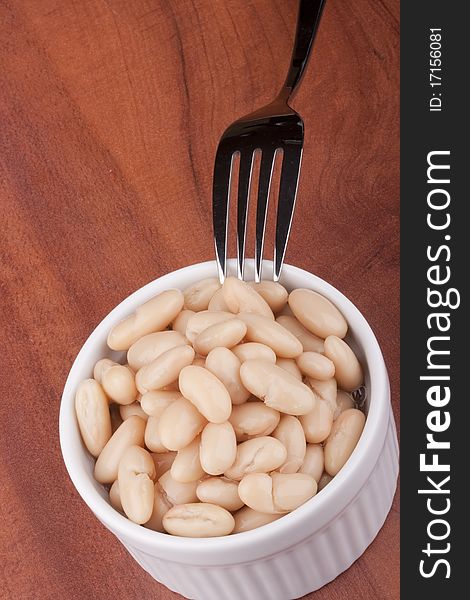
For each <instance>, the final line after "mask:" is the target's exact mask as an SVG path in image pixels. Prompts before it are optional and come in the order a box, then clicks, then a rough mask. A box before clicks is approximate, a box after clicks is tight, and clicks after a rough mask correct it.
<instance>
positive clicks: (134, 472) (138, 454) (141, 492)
mask: <svg viewBox="0 0 470 600" xmlns="http://www.w3.org/2000/svg"><path fill="white" fill-rule="evenodd" d="M153 479H155V466H154V464H153V460H152V457H151V456H150V454H149V453H148V452H147V450H144V449H143V448H140V447H139V446H129V447H128V448H127V449H126V450H125V452H124V454H123V455H122V458H121V460H120V462H119V471H118V482H119V497H120V499H121V504H122V508H123V509H124V512H125V513H126V516H127V517H128V518H129V519H130V520H131V521H134V523H138V524H140V525H141V524H143V523H145V522H146V521H148V520H149V519H150V517H151V516H152V510H153V500H154V483H153V481H152V480H153Z"/></svg>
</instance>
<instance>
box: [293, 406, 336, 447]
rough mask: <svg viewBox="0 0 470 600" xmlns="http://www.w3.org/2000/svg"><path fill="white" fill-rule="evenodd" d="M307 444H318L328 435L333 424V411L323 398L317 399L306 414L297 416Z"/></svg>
mask: <svg viewBox="0 0 470 600" xmlns="http://www.w3.org/2000/svg"><path fill="white" fill-rule="evenodd" d="M299 420H300V423H301V425H302V427H303V430H304V432H305V438H306V440H307V442H308V443H309V444H319V443H320V442H323V441H324V440H326V438H327V437H328V436H329V435H330V431H331V427H332V425H333V411H332V410H331V408H330V407H329V406H328V404H327V403H326V402H325V401H324V400H317V403H316V404H315V408H314V409H313V410H312V412H310V413H308V414H307V415H302V416H301V417H299Z"/></svg>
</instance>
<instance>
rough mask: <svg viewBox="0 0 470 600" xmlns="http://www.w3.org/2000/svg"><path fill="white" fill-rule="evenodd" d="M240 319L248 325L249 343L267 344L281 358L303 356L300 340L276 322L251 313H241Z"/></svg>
mask: <svg viewBox="0 0 470 600" xmlns="http://www.w3.org/2000/svg"><path fill="white" fill-rule="evenodd" d="M238 318H239V319H241V320H242V321H243V322H244V323H245V325H246V339H247V341H249V342H259V343H261V344H265V345H266V346H269V347H270V348H271V349H272V350H273V351H274V352H275V353H276V354H277V356H278V357H281V358H295V357H296V356H299V355H300V354H302V344H301V343H300V342H299V340H298V339H297V338H296V337H295V335H293V334H292V333H291V332H290V331H288V330H287V329H285V328H284V327H282V325H280V324H279V323H277V322H276V321H273V320H272V319H269V318H268V317H263V316H261V315H255V314H250V313H240V314H239V315H238Z"/></svg>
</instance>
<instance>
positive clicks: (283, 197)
mask: <svg viewBox="0 0 470 600" xmlns="http://www.w3.org/2000/svg"><path fill="white" fill-rule="evenodd" d="M301 161H302V143H297V144H295V145H287V146H285V147H284V157H283V161H282V170H281V182H280V185H279V199H278V203H277V221H276V243H275V246H274V273H273V278H274V281H279V277H280V276H281V269H282V263H283V262H284V256H285V253H286V247H287V241H288V239H289V233H290V229H291V225H292V217H293V215H294V208H295V199H296V196H297V187H298V183H299V172H300V163H301Z"/></svg>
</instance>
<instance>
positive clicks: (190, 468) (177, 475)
mask: <svg viewBox="0 0 470 600" xmlns="http://www.w3.org/2000/svg"><path fill="white" fill-rule="evenodd" d="M206 427H207V425H206ZM199 442H200V440H199V437H196V438H195V439H194V440H193V441H192V442H191V443H190V444H188V445H187V446H185V447H184V448H181V450H178V454H177V456H176V458H175V460H174V461H173V464H172V465H171V476H172V477H173V479H175V480H176V481H180V482H181V483H189V482H191V481H197V480H198V479H201V477H203V476H204V475H205V473H204V469H203V468H202V466H201V461H200V458H199Z"/></svg>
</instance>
